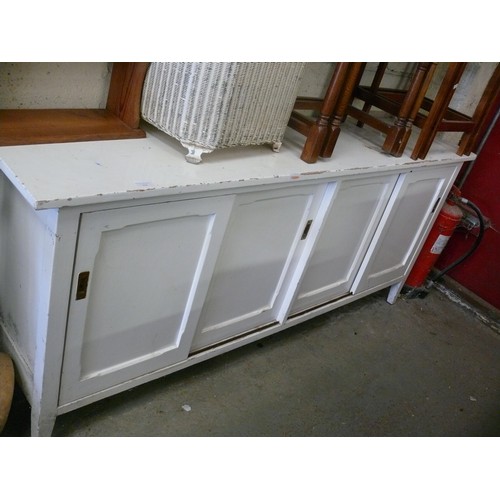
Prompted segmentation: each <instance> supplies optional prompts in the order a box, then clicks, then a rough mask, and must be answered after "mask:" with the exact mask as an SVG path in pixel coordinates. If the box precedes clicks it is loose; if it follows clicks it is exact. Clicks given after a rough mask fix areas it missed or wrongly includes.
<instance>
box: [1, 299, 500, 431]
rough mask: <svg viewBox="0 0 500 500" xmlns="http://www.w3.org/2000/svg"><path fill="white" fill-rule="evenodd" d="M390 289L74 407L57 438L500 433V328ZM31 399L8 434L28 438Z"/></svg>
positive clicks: (445, 303) (17, 405)
mask: <svg viewBox="0 0 500 500" xmlns="http://www.w3.org/2000/svg"><path fill="white" fill-rule="evenodd" d="M385 296H386V291H383V292H381V293H377V294H375V295H373V296H370V297H366V298H364V299H361V300H359V301H357V302H355V303H352V304H350V305H347V306H344V307H342V308H340V309H337V310H335V311H333V312H331V313H328V314H325V315H322V316H319V317H317V318H315V319H312V320H310V321H308V322H306V323H303V324H301V325H298V326H296V327H294V328H292V329H289V330H287V331H284V332H281V333H278V334H276V335H274V336H272V337H269V338H266V339H264V340H261V341H258V342H255V343H253V344H250V345H248V346H245V347H242V348H239V349H237V350H235V351H232V352H230V353H227V354H224V355H221V356H219V357H217V358H214V359H211V360H208V361H206V362H203V363H201V364H199V365H196V366H193V367H191V368H188V369H185V370H183V371H181V372H177V373H174V374H172V375H168V376H166V377H164V378H162V379H160V380H157V381H154V382H151V383H148V384H145V385H143V386H141V387H137V388H135V389H132V390H129V391H127V392H125V393H122V394H119V395H116V396H114V397H111V398H108V399H106V400H103V401H99V402H96V403H94V404H92V405H89V406H87V407H84V408H81V409H79V410H76V411H73V412H71V413H68V414H66V415H62V416H60V417H58V419H57V422H56V426H55V429H54V436H75V437H76V436H499V435H500V335H499V334H498V333H496V332H495V331H494V330H492V329H491V328H489V327H488V326H487V325H485V324H483V323H482V322H480V321H478V320H477V319H476V317H475V316H474V315H473V314H472V313H471V312H470V311H467V310H464V309H463V308H461V307H460V306H459V305H457V304H455V303H453V302H451V301H450V300H449V299H448V298H447V297H445V296H444V295H443V294H441V293H440V292H438V291H437V290H432V291H431V292H430V294H429V295H428V296H427V297H426V298H425V299H418V298H417V299H412V300H409V299H399V300H398V301H397V303H396V304H394V305H392V306H391V305H389V304H387V303H386V302H385ZM23 401H24V400H23V396H22V395H20V394H19V391H17V390H16V397H15V400H14V403H13V409H12V412H11V415H10V416H9V421H8V423H7V426H6V429H5V431H4V435H7V436H26V435H28V433H29V408H28V407H27V404H26V402H25V401H24V403H23ZM186 405H188V406H189V408H188V407H187V406H186ZM183 407H184V408H183ZM186 409H187V410H189V411H186Z"/></svg>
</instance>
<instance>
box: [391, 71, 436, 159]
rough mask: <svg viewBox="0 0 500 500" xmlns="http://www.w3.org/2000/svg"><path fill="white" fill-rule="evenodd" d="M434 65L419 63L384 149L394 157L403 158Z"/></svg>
mask: <svg viewBox="0 0 500 500" xmlns="http://www.w3.org/2000/svg"><path fill="white" fill-rule="evenodd" d="M434 68H435V64H433V63H428V62H427V63H418V65H417V68H416V70H415V73H414V74H413V77H412V80H411V82H410V86H409V88H408V91H407V92H406V94H405V98H404V100H403V102H402V104H401V108H400V110H399V112H398V116H397V117H396V120H395V122H394V124H393V125H392V126H391V128H390V130H389V133H388V134H387V137H386V139H385V142H384V144H383V146H382V149H383V150H384V151H385V152H386V153H389V154H391V155H392V156H401V155H402V154H403V153H404V150H405V148H406V144H407V143H408V139H409V138H410V135H411V128H412V124H413V120H414V119H415V116H416V115H417V113H418V110H419V109H420V106H421V105H422V101H423V99H424V97H425V93H426V91H427V88H428V86H429V83H430V80H431V74H430V72H431V70H432V72H433V71H434Z"/></svg>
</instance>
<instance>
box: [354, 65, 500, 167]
mask: <svg viewBox="0 0 500 500" xmlns="http://www.w3.org/2000/svg"><path fill="white" fill-rule="evenodd" d="M423 65H429V67H428V69H427V70H425V69H423V68H421V66H423ZM466 66H467V63H457V62H453V63H448V67H447V69H446V73H445V75H444V78H443V80H442V82H441V83H440V85H439V88H438V91H437V94H436V97H435V98H434V99H429V98H427V97H425V93H426V92H427V90H428V87H429V84H430V82H431V79H432V77H433V74H434V71H435V68H436V63H419V65H418V66H417V70H416V73H415V74H414V76H413V79H415V78H418V73H419V71H423V72H424V74H425V79H424V81H423V84H422V86H421V87H420V88H419V92H420V94H419V95H418V97H417V98H416V99H415V101H414V105H415V107H414V108H412V110H411V112H410V114H409V116H408V121H407V123H406V125H407V131H408V133H407V135H404V134H402V132H401V131H400V130H399V129H400V128H401V127H399V126H397V125H398V120H399V117H397V118H396V121H395V124H394V125H395V127H394V126H393V129H392V130H391V131H390V132H389V133H388V135H387V139H386V141H385V143H384V145H383V147H382V149H383V150H384V151H386V152H388V153H390V154H392V155H394V156H401V155H402V154H403V151H404V149H405V146H406V144H407V142H408V138H409V135H410V131H411V130H410V129H411V125H412V124H414V125H415V126H416V127H418V128H420V129H421V131H420V133H419V135H418V138H417V141H416V144H415V146H414V148H413V150H412V153H411V158H412V159H414V160H417V159H424V158H425V157H426V155H427V153H428V152H429V149H430V147H431V145H432V143H433V142H434V139H435V138H436V135H437V133H438V132H463V135H462V138H461V140H460V143H459V146H458V149H457V154H458V155H469V154H470V153H471V152H473V151H475V149H476V148H477V147H478V145H479V142H480V140H481V137H482V135H483V134H484V131H485V128H486V126H487V123H486V122H487V120H488V117H489V116H490V113H491V111H492V109H493V107H494V106H498V103H497V100H498V97H499V94H500V65H497V66H496V69H495V71H494V72H493V74H492V76H491V78H490V79H489V81H488V83H487V85H486V87H485V89H484V92H483V94H482V96H481V98H480V100H479V102H478V104H477V106H476V108H475V111H474V113H473V115H472V116H467V115H465V114H463V113H459V112H458V111H455V110H454V109H452V108H450V107H449V105H450V102H451V99H452V98H453V95H454V93H455V90H456V88H457V86H458V84H459V82H460V79H461V78H462V75H463V73H464V70H465V68H466ZM386 68H387V63H380V64H379V66H378V69H377V72H376V74H375V77H374V79H373V82H372V84H371V86H370V87H364V86H357V87H356V89H355V92H354V97H357V98H359V99H361V100H362V101H365V105H364V107H363V109H362V110H359V109H357V108H355V107H353V106H352V105H351V106H350V107H349V109H348V114H349V115H351V116H353V117H355V118H358V126H363V123H366V124H368V125H371V126H374V127H375V128H378V130H382V131H383V127H377V125H378V124H377V123H376V122H374V120H373V117H372V116H371V115H370V114H369V111H370V108H371V106H372V105H373V106H375V107H378V108H380V109H382V110H383V111H386V112H388V113H389V114H392V115H395V116H396V113H398V112H399V113H401V110H402V109H403V108H405V105H406V103H407V101H408V94H409V92H411V89H412V87H413V83H412V84H410V89H409V90H396V89H387V88H379V86H380V83H381V80H382V77H383V74H384V72H385V70H386ZM412 81H413V80H412ZM422 92H423V95H422ZM410 100H411V99H410ZM417 106H418V107H417ZM403 114H404V113H403ZM393 133H396V140H393V138H392V134H393ZM399 139H401V142H399V146H398V141H399Z"/></svg>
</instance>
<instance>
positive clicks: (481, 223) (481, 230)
mask: <svg viewBox="0 0 500 500" xmlns="http://www.w3.org/2000/svg"><path fill="white" fill-rule="evenodd" d="M457 201H459V202H461V203H463V204H464V205H467V206H468V207H470V208H471V209H472V210H473V211H474V212H475V213H476V215H477V218H478V220H479V233H478V235H477V238H476V240H475V241H474V243H473V244H472V246H471V247H470V248H469V250H467V252H465V254H464V255H462V256H461V257H460V258H458V259H457V260H456V261H454V262H452V263H451V264H450V265H448V266H446V267H445V268H444V269H442V270H441V271H439V273H438V274H437V275H436V276H434V277H433V278H432V280H429V282H428V283H427V286H426V288H430V287H431V286H432V285H433V283H434V282H436V281H437V280H438V279H439V278H441V277H442V276H443V275H445V274H446V273H447V272H449V271H451V270H452V269H453V268H454V267H456V266H458V265H459V264H461V263H462V262H463V261H464V260H465V259H467V258H468V257H470V256H471V255H472V254H473V253H474V252H475V251H476V249H477V247H478V246H479V245H480V243H481V240H482V239H483V235H484V230H485V222H484V217H483V214H482V213H481V210H479V208H478V207H477V206H476V205H475V204H474V203H472V201H470V200H468V199H467V198H458V200H457Z"/></svg>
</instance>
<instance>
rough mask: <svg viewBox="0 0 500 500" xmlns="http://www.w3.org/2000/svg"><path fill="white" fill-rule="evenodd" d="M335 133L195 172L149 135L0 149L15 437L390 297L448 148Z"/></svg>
mask: <svg viewBox="0 0 500 500" xmlns="http://www.w3.org/2000/svg"><path fill="white" fill-rule="evenodd" d="M341 137H343V141H340V142H339V147H338V148H337V149H336V150H335V154H334V157H333V158H332V159H330V160H328V161H320V162H318V163H317V164H315V165H312V166H311V165H307V164H305V163H303V162H302V161H300V159H299V153H300V147H301V145H302V144H303V138H299V137H298V136H297V135H294V134H292V135H291V136H290V137H289V138H288V142H286V143H285V146H284V149H283V151H282V152H280V153H273V152H272V151H270V150H269V149H266V148H261V147H256V148H255V149H254V148H251V150H239V151H236V150H221V151H215V152H214V153H213V154H211V155H210V156H209V157H208V158H207V161H206V163H205V164H203V165H202V166H197V165H190V164H187V163H186V162H185V161H184V158H183V154H182V150H179V148H178V147H177V149H176V145H175V141H174V142H173V143H172V142H170V141H169V139H168V138H165V137H162V136H158V135H156V134H155V133H152V134H150V135H148V138H147V139H144V140H142V139H139V140H130V141H103V142H100V143H96V142H93V143H75V144H64V145H62V144H61V145H57V144H56V145H46V146H22V147H8V148H1V149H0V157H1V158H2V159H3V161H2V162H1V163H0V167H1V168H2V170H3V172H4V174H5V175H2V176H1V177H0V185H1V189H0V202H1V206H2V211H1V212H0V235H1V238H0V257H1V262H0V280H1V282H2V286H3V290H2V291H1V292H0V313H1V319H2V323H1V330H2V340H3V344H4V345H5V346H6V348H7V350H8V352H9V353H10V354H12V356H13V358H14V361H15V363H16V366H18V367H19V371H20V373H21V381H22V385H23V388H24V390H25V391H26V393H27V397H28V400H29V401H30V403H31V405H32V434H33V435H50V433H51V430H52V427H53V425H54V422H55V418H56V416H57V415H59V414H61V413H64V412H67V411H71V410H72V409H75V408H78V407H81V406H83V405H85V404H88V403H91V402H94V401H96V400H98V399H101V398H103V397H106V396H109V395H112V394H116V393H118V392H120V391H122V390H125V389H128V388H131V387H134V386H135V385H138V384H140V383H143V382H146V381H148V380H153V379H155V378H158V377H160V376H163V375H165V374H167V373H171V372H173V371H176V370H180V369H182V368H183V367H186V366H189V365H192V364H194V363H197V362H200V361H203V360H204V359H208V358H210V357H213V356H215V355H217V354H220V353H223V352H226V351H227V350H229V349H233V348H236V347H238V346H240V345H244V344H245V343H248V342H250V341H252V340H257V339H258V338H262V337H264V336H266V335H270V334H272V333H275V332H277V331H280V330H282V329H284V328H287V327H289V326H292V325H294V324H297V323H298V322H301V321H305V320H307V319H308V318H312V317H314V316H316V315H318V314H321V313H323V312H326V311H329V310H332V309H334V308H336V307H339V306H341V305H342V304H346V303H349V302H350V301H352V300H356V299H357V298H359V297H362V296H365V295H366V294H368V293H373V292H374V291H377V290H380V289H382V288H386V287H389V286H391V287H392V288H391V294H390V300H395V297H396V296H397V293H398V292H399V289H400V286H401V284H402V283H403V282H404V277H405V276H406V275H407V273H408V272H409V270H410V267H411V264H412V262H413V260H414V258H415V256H416V254H417V252H418V249H419V248H420V246H421V245H422V243H423V240H424V238H425V235H426V233H427V231H428V230H429V228H430V225H431V223H432V221H433V220H434V218H435V217H436V216H437V211H439V209H440V206H441V205H442V204H443V203H444V196H442V195H444V194H446V191H447V189H449V187H450V185H451V183H452V182H453V180H454V179H455V177H456V175H457V172H458V169H459V167H460V165H461V163H462V161H464V158H460V159H459V158H458V157H456V155H454V154H453V153H450V152H449V151H448V150H446V149H444V148H443V149H440V148H441V146H439V145H437V146H436V148H437V149H435V150H434V151H431V154H430V155H429V156H428V158H427V160H425V161H419V162H413V161H411V160H410V159H409V158H408V157H402V158H399V159H396V158H392V157H387V156H385V155H383V154H381V153H379V152H378V149H377V148H375V147H374V145H373V143H372V142H370V140H369V138H366V137H365V138H364V139H362V140H360V139H358V138H356V137H355V136H351V135H349V133H348V132H345V133H344V132H343V134H342V135H341ZM392 186H395V187H394V188H392ZM439 197H441V198H440V202H439V203H438V204H437V205H436V211H435V212H434V213H431V210H432V206H433V204H434V202H435V201H436V200H437V199H438V198H439ZM309 220H311V221H312V222H311V224H310V228H309V233H308V234H307V236H305V237H304V238H302V236H303V234H304V228H305V226H306V224H307V222H308V221H309ZM351 228H354V229H353V230H352V231H351V230H350V229H351ZM83 271H89V272H90V283H89V287H88V290H87V294H86V296H85V298H82V299H79V300H76V295H75V292H76V287H77V282H78V276H79V274H80V273H81V272H83ZM306 297H309V298H307V299H306ZM304 308H305V309H306V311H305V312H302V311H303V310H304ZM214 344H216V345H215V346H214Z"/></svg>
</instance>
